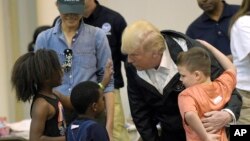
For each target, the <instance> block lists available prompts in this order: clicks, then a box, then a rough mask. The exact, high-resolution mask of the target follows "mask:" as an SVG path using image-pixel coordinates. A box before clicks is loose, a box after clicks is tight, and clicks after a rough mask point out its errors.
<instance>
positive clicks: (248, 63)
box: [231, 15, 250, 91]
mask: <svg viewBox="0 0 250 141" xmlns="http://www.w3.org/2000/svg"><path fill="white" fill-rule="evenodd" d="M249 23H250V15H245V16H242V17H240V18H239V19H238V20H237V21H236V22H235V23H234V25H233V26H232V30H231V50H232V55H233V62H234V65H235V66H236V68H237V85H236V87H237V88H238V89H241V90H245V91H250V73H249V70H250V55H249V54H250V47H249V46H250V24H249Z"/></svg>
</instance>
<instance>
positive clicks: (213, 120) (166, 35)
mask: <svg viewBox="0 0 250 141" xmlns="http://www.w3.org/2000/svg"><path fill="white" fill-rule="evenodd" d="M193 46H202V45H201V44H200V43H199V42H197V41H195V40H193V39H191V38H189V37H187V36H186V35H184V34H182V33H179V32H176V31H173V30H163V31H159V29H158V28H156V27H155V26H154V25H153V24H151V23H150V22H147V21H145V20H139V21H136V22H134V23H132V24H130V25H128V26H127V27H126V28H125V30H124V33H123V36H122V52H123V53H125V54H127V55H128V59H127V62H126V63H125V67H126V72H127V73H126V74H127V80H128V86H127V88H128V98H129V104H130V110H131V115H132V118H133V121H134V123H135V125H136V128H137V130H138V132H139V133H140V135H141V137H142V140H143V141H186V137H185V131H184V129H183V126H182V118H181V115H180V111H179V107H178V99H177V98H178V95H179V93H180V92H182V91H183V90H184V89H185V87H184V86H183V84H182V82H181V81H180V75H179V74H178V70H177V66H176V58H177V55H178V54H179V53H180V52H182V51H187V50H188V49H189V48H191V47H193ZM211 59H212V60H211V70H212V71H211V79H212V80H214V79H215V78H216V77H218V76H219V75H220V73H222V72H223V69H222V68H221V66H220V65H219V63H218V62H217V60H216V59H215V58H214V57H213V56H212V55H211ZM240 108H241V97H240V96H239V95H238V93H237V91H234V92H233V94H232V96H231V99H230V101H229V102H228V103H227V105H226V107H224V109H223V110H221V111H211V112H207V113H205V114H204V119H202V123H203V125H204V127H205V129H206V131H207V132H210V133H215V132H216V131H218V130H220V129H221V128H224V126H225V125H226V124H228V123H230V122H231V121H236V119H237V118H238V117H239V113H240ZM157 124H160V127H161V129H160V133H159V132H158V130H157V126H156V125H157Z"/></svg>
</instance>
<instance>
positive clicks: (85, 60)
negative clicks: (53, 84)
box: [35, 19, 114, 95]
mask: <svg viewBox="0 0 250 141" xmlns="http://www.w3.org/2000/svg"><path fill="white" fill-rule="evenodd" d="M40 48H47V49H52V50H54V51H56V53H57V55H58V58H59V60H60V63H61V64H63V63H64V61H65V55H64V50H65V49H68V48H69V47H68V45H67V42H66V39H65V36H64V34H63V32H62V30H61V19H59V20H57V23H56V25H55V27H53V28H51V29H48V30H46V31H44V32H42V33H40V34H39V35H38V37H37V41H36V47H35V50H38V49H40ZM70 48H71V49H72V51H73V58H72V66H71V69H70V71H69V72H65V73H64V76H63V80H62V85H60V86H58V87H57V88H56V90H57V91H59V92H60V93H62V94H64V95H70V93H71V90H72V88H73V87H74V86H75V85H76V84H78V83H79V82H82V81H87V80H90V81H94V82H101V80H102V77H103V74H104V69H105V65H106V62H107V60H108V59H109V58H111V51H110V47H109V44H108V40H107V37H106V35H105V33H104V32H103V31H102V30H100V29H99V28H96V27H93V26H90V25H87V24H85V23H84V22H83V21H81V24H80V27H79V29H78V31H77V32H76V35H75V36H74V37H73V39H72V45H71V47H70ZM113 85H114V84H113V79H112V80H111V81H110V83H109V85H108V86H107V88H106V89H105V92H110V91H112V90H113V88H114V86H113Z"/></svg>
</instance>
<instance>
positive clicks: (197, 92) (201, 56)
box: [176, 41, 236, 141]
mask: <svg viewBox="0 0 250 141" xmlns="http://www.w3.org/2000/svg"><path fill="white" fill-rule="evenodd" d="M200 42H201V43H203V45H204V46H205V47H206V48H207V49H208V50H209V51H211V52H212V54H213V55H214V56H215V58H216V59H217V60H218V61H219V63H220V64H221V66H222V67H223V68H224V69H225V71H224V72H223V73H222V74H221V75H220V76H219V77H218V78H216V79H215V80H214V81H211V78H210V74H211V67H210V66H211V60H210V57H209V53H208V51H206V50H205V49H203V48H201V47H193V48H191V49H189V50H188V51H186V52H181V53H179V55H178V57H177V63H176V65H177V69H178V72H179V73H180V80H181V81H182V83H183V84H184V86H185V88H186V89H185V90H183V91H182V92H181V93H180V94H179V96H178V105H179V109H180V113H181V115H182V119H183V122H182V123H183V126H184V129H185V131H186V138H187V141H227V140H228V139H227V134H226V130H225V128H222V129H221V130H218V131H217V132H216V133H212V134H211V133H208V132H207V131H206V129H205V128H204V126H203V125H202V122H201V119H202V118H203V117H204V113H206V112H209V111H215V110H222V108H223V107H225V104H226V103H227V102H228V101H229V99H230V97H231V94H232V91H233V90H234V89H235V85H236V68H235V66H234V65H233V64H232V62H231V61H230V60H229V59H228V58H227V57H226V56H225V55H224V54H223V53H221V52H220V51H218V50H217V49H216V48H215V47H213V46H211V45H210V44H208V43H206V42H205V41H200Z"/></svg>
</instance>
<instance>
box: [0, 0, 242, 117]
mask: <svg viewBox="0 0 250 141" xmlns="http://www.w3.org/2000/svg"><path fill="white" fill-rule="evenodd" d="M9 1H12V2H13V1H14V2H16V3H17V4H18V7H19V16H18V17H19V18H20V19H18V20H19V22H18V24H19V25H18V27H20V28H19V30H20V31H21V32H20V31H18V32H19V35H17V36H19V38H20V39H19V40H20V46H19V48H20V49H19V50H20V54H22V53H24V52H25V51H26V47H27V44H28V41H31V39H32V34H31V32H30V31H33V30H34V29H35V27H36V26H38V25H45V24H48V25H51V24H52V22H53V20H54V18H55V17H56V16H57V15H59V13H58V11H57V9H56V6H55V1H56V0H36V4H35V2H34V3H31V4H30V0H19V1H22V2H19V1H18V2H17V0H0V19H1V20H0V31H1V32H0V48H1V52H0V61H1V62H0V64H1V69H0V90H1V94H0V96H1V99H0V107H1V108H0V109H1V110H0V116H7V117H13V116H12V115H11V114H10V113H11V112H10V110H11V108H10V106H9V105H12V104H11V103H14V102H15V99H13V98H12V99H9V91H10V90H9V89H10V83H9V79H10V76H9V71H10V69H5V65H7V64H8V61H9V60H8V56H9V55H11V53H9V52H8V46H7V45H8V44H9V42H15V41H13V40H12V39H9V40H6V39H5V34H4V32H8V30H9V29H8V28H6V25H7V24H8V23H6V18H8V17H6V16H5V15H4V14H3V12H4V9H5V6H6V5H5V4H4V3H6V2H9ZM226 1H227V2H228V3H232V4H240V3H241V1H242V0H226ZM99 2H100V3H101V4H103V5H106V6H107V7H110V8H111V9H114V10H116V11H118V12H119V13H121V14H122V15H123V16H124V17H125V19H126V20H127V22H128V24H130V23H131V22H133V21H135V20H138V19H146V20H148V21H151V22H152V23H154V24H155V25H156V26H158V27H159V28H160V29H174V30H177V31H181V32H185V30H186V28H187V26H188V25H189V24H190V23H191V21H193V20H194V19H195V18H196V17H197V16H198V15H200V14H201V12H202V11H201V10H200V9H199V7H198V5H197V1H196V0H99ZM32 4H33V5H32ZM31 6H33V9H32V7H31ZM35 8H37V9H35ZM34 14H37V16H35V15H34ZM23 16H29V17H23ZM34 20H36V21H37V23H36V22H34ZM3 31H4V32H3ZM26 31H28V32H26ZM23 33H27V34H23ZM6 42H7V43H6ZM122 92H123V94H124V95H123V98H122V99H123V102H124V103H123V104H124V107H125V113H126V116H129V108H128V103H127V95H126V90H125V89H122ZM5 101H7V103H6V102H5ZM25 109H26V112H25V113H24V114H25V115H24V117H29V114H28V113H29V108H27V107H25ZM12 114H13V113H12ZM19 114H20V113H19Z"/></svg>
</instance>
